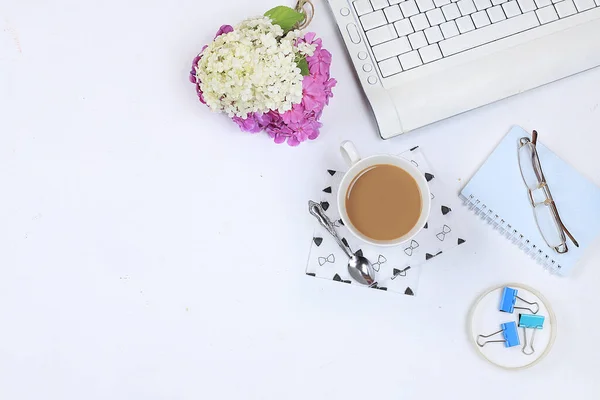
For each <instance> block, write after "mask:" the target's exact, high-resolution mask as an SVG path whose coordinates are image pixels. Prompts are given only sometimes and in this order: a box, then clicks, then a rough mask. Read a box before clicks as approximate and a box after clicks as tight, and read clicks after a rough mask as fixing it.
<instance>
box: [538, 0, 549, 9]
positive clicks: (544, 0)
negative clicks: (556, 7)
mask: <svg viewBox="0 0 600 400" xmlns="http://www.w3.org/2000/svg"><path fill="white" fill-rule="evenodd" d="M551 4H552V1H551V0H535V5H536V6H537V8H542V7H546V6H549V5H551Z"/></svg>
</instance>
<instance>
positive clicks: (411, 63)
mask: <svg viewBox="0 0 600 400" xmlns="http://www.w3.org/2000/svg"><path fill="white" fill-rule="evenodd" d="M398 59H399V60H400V64H402V68H403V69H404V70H405V71H406V70H407V69H411V68H414V67H418V66H419V65H422V64H423V61H421V56H420V55H419V52H418V51H417V50H413V51H411V52H408V53H404V54H402V55H399V56H398Z"/></svg>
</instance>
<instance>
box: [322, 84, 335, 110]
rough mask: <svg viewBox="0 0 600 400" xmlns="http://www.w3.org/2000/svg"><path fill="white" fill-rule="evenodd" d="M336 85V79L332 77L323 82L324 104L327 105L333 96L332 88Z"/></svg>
mask: <svg viewBox="0 0 600 400" xmlns="http://www.w3.org/2000/svg"><path fill="white" fill-rule="evenodd" d="M335 85H337V81H336V80H335V79H333V78H331V79H328V80H327V81H326V82H325V84H324V85H323V86H324V87H325V104H327V105H329V99H330V98H332V97H333V91H332V89H333V88H334V87H335Z"/></svg>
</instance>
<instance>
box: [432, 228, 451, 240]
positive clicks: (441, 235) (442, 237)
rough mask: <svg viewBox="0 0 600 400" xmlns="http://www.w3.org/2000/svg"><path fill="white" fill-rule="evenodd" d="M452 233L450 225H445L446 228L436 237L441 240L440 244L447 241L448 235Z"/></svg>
mask: <svg viewBox="0 0 600 400" xmlns="http://www.w3.org/2000/svg"><path fill="white" fill-rule="evenodd" d="M450 232H452V229H450V227H449V226H448V225H444V227H443V228H442V231H441V232H440V233H438V234H437V235H435V236H436V237H437V238H438V239H439V241H440V242H443V241H444V239H446V235H447V234H449V233H450Z"/></svg>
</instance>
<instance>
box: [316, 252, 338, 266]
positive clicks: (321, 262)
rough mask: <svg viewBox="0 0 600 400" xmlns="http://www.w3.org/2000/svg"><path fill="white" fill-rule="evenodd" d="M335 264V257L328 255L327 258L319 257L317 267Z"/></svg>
mask: <svg viewBox="0 0 600 400" xmlns="http://www.w3.org/2000/svg"><path fill="white" fill-rule="evenodd" d="M334 262H335V256H334V255H333V254H330V255H328V256H327V257H319V266H321V267H322V266H323V265H324V264H327V263H331V264H333V263H334Z"/></svg>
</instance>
